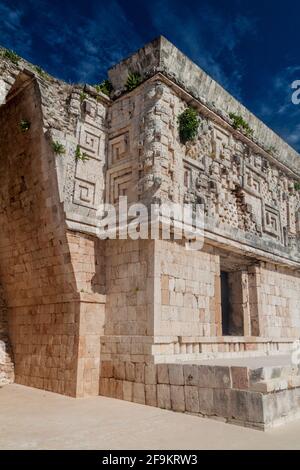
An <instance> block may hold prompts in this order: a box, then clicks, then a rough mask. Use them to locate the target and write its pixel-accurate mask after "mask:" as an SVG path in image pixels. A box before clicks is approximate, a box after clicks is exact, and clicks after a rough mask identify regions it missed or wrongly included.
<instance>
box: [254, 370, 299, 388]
mask: <svg viewBox="0 0 300 470" xmlns="http://www.w3.org/2000/svg"><path fill="white" fill-rule="evenodd" d="M289 377H300V366H298V365H290V366H273V367H260V368H256V369H249V382H250V384H251V385H252V384H255V383H257V382H262V381H267V380H272V379H274V380H275V379H288V378H289Z"/></svg>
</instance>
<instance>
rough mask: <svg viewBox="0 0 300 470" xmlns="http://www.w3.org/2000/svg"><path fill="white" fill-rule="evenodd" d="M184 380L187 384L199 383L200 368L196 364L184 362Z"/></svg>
mask: <svg viewBox="0 0 300 470" xmlns="http://www.w3.org/2000/svg"><path fill="white" fill-rule="evenodd" d="M183 372H184V381H185V385H198V383H199V368H198V366H196V365H190V364H184V366H183Z"/></svg>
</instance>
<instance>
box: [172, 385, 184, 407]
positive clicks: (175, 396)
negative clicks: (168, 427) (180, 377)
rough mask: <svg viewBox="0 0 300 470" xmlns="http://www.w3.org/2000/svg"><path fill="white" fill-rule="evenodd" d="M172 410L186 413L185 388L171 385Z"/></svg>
mask: <svg viewBox="0 0 300 470" xmlns="http://www.w3.org/2000/svg"><path fill="white" fill-rule="evenodd" d="M170 392H171V408H172V410H174V411H182V412H183V411H185V396H184V387H183V386H180V385H171V386H170Z"/></svg>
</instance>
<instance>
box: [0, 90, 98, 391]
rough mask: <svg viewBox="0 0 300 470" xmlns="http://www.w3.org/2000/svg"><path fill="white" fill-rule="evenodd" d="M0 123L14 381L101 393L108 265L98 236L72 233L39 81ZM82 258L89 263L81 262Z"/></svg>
mask: <svg viewBox="0 0 300 470" xmlns="http://www.w3.org/2000/svg"><path fill="white" fill-rule="evenodd" d="M24 119H26V120H27V121H28V122H30V133H28V134H26V133H23V132H22V131H21V129H20V122H21V121H22V120H24ZM0 121H1V131H0V132H1V155H4V156H5V158H1V172H0V173H1V211H0V215H1V227H3V228H2V230H1V236H0V260H1V262H0V264H1V281H2V282H3V285H4V296H5V300H6V302H7V305H8V319H9V334H10V340H11V344H12V348H13V351H14V361H15V375H16V381H17V382H18V383H22V384H26V385H30V386H35V387H38V388H43V389H47V390H51V391H55V392H59V393H64V394H69V395H74V396H76V395H83V394H85V393H89V394H91V393H94V394H96V393H98V388H99V361H100V355H99V349H100V335H101V333H102V331H103V320H104V310H103V309H104V307H103V303H104V301H103V297H101V288H102V287H101V285H102V286H103V282H104V281H103V276H102V274H103V270H104V268H103V266H100V265H96V260H97V259H99V257H100V252H99V254H97V256H95V245H94V243H93V241H92V242H91V241H90V240H89V239H86V238H87V237H85V236H82V235H78V236H76V234H73V233H72V234H69V235H67V230H66V226H65V221H64V214H63V211H62V206H61V203H60V200H59V191H58V181H57V173H56V170H55V158H53V157H54V155H53V151H52V149H51V145H50V142H49V139H47V138H46V137H45V135H44V131H43V127H42V126H43V116H42V113H41V108H40V91H39V88H38V87H37V84H36V82H29V83H27V86H26V87H24V89H23V90H21V91H20V92H19V93H17V94H16V95H15V96H12V97H11V99H10V100H8V102H7V104H6V105H4V106H3V107H1V111H0ZM74 241H75V243H73V242H74ZM97 242H98V241H97V240H96V242H95V243H96V244H97ZM96 251H97V252H98V250H96ZM76 255H77V256H78V255H81V260H84V264H77V263H76ZM74 266H75V268H76V275H75V271H74ZM101 269H102V273H101V272H100V270H101ZM76 276H77V277H76ZM101 276H102V278H101ZM87 284H88V285H89V286H90V288H89V290H88V291H87V289H86V286H87ZM92 289H94V291H93V290H92ZM84 295H85V297H84ZM95 295H96V297H95ZM97 295H98V297H97ZM83 297H84V298H83ZM95 306H96V307H97V315H96V316H95V318H94V312H95V308H96V307H95ZM98 306H99V308H98ZM91 315H92V318H93V320H92V321H91ZM95 338H96V339H95ZM95 371H96V372H95ZM83 383H84V385H83Z"/></svg>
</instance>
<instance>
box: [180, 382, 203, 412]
mask: <svg viewBox="0 0 300 470" xmlns="http://www.w3.org/2000/svg"><path fill="white" fill-rule="evenodd" d="M184 395H185V408H186V411H189V412H190V413H199V411H200V408H199V394H198V387H195V386H190V385H186V386H185V387H184ZM202 407H203V408H204V405H203V399H202Z"/></svg>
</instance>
